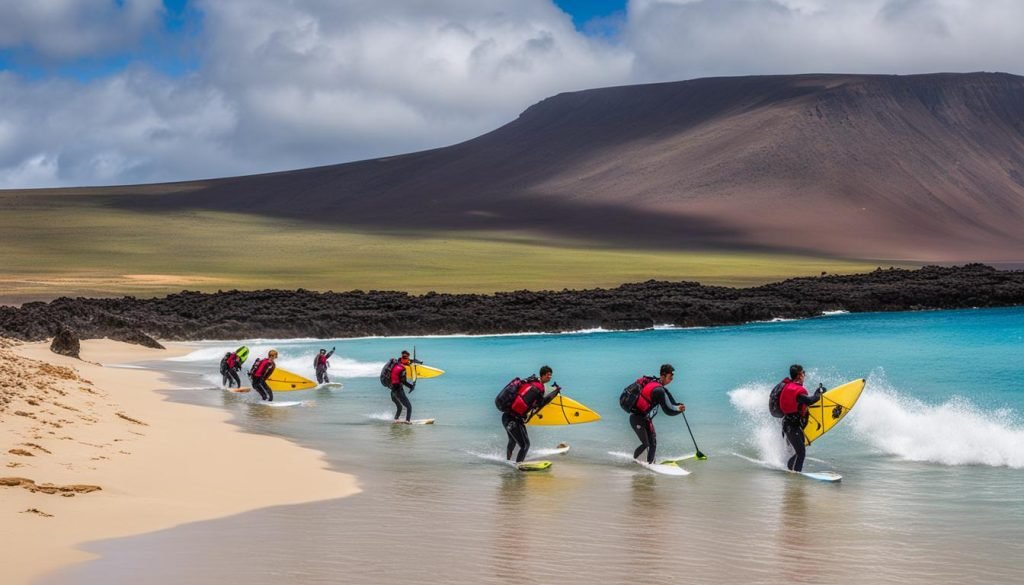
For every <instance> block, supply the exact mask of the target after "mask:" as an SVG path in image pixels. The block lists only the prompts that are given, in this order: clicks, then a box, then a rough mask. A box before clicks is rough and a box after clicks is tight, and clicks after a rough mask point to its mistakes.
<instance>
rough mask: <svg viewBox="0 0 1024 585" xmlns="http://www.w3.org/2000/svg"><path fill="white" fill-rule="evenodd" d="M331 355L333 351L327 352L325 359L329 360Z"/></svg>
mask: <svg viewBox="0 0 1024 585" xmlns="http://www.w3.org/2000/svg"><path fill="white" fill-rule="evenodd" d="M332 355H334V350H333V349H332V350H331V351H329V352H327V359H330V358H331V356H332Z"/></svg>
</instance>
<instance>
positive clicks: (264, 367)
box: [252, 359, 274, 380]
mask: <svg viewBox="0 0 1024 585" xmlns="http://www.w3.org/2000/svg"><path fill="white" fill-rule="evenodd" d="M273 370H274V362H272V361H270V360H269V359H265V360H263V361H261V362H260V363H259V365H257V366H256V370H255V371H253V373H252V377H253V379H254V380H256V379H263V378H264V377H266V376H268V375H270V372H272V371H273Z"/></svg>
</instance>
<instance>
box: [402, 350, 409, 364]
mask: <svg viewBox="0 0 1024 585" xmlns="http://www.w3.org/2000/svg"><path fill="white" fill-rule="evenodd" d="M402 363H403V364H408V363H409V352H407V351H403V352H402Z"/></svg>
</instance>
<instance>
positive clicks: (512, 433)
mask: <svg viewBox="0 0 1024 585" xmlns="http://www.w3.org/2000/svg"><path fill="white" fill-rule="evenodd" d="M553 374H554V371H553V370H552V369H551V367H550V366H541V368H540V371H539V372H538V375H537V376H530V377H528V378H527V379H525V380H520V379H519V378H516V380H513V381H512V382H510V383H509V385H507V386H505V388H503V389H502V391H501V392H500V393H499V394H498V397H497V399H496V400H495V404H496V405H497V404H499V403H500V407H501V408H499V409H500V410H501V411H502V412H501V426H503V427H505V432H506V433H507V434H508V448H507V449H506V453H505V459H507V460H508V461H511V460H512V452H513V451H515V448H516V445H518V446H519V454H518V455H516V463H522V462H523V460H525V459H526V452H527V451H529V450H530V435H529V433H527V432H526V422H527V421H528V420H530V417H531V416H533V415H534V414H535V413H536V412H537V411H539V410H540V409H542V408H544V407H545V406H547V405H548V403H550V402H551V401H552V400H554V399H555V397H556V396H558V394H559V392H561V391H562V389H561V388H559V387H558V385H555V389H554V390H552V391H551V392H550V393H548V394H547V395H545V394H544V385H545V384H547V383H548V382H550V381H551V376H552V375H553ZM513 386H515V388H513Z"/></svg>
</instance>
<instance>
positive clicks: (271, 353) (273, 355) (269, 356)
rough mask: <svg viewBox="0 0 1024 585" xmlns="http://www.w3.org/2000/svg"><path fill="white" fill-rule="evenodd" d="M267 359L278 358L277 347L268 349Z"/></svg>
mask: <svg viewBox="0 0 1024 585" xmlns="http://www.w3.org/2000/svg"><path fill="white" fill-rule="evenodd" d="M267 359H268V360H276V359H277V350H276V349H272V350H270V351H268V352H267Z"/></svg>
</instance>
